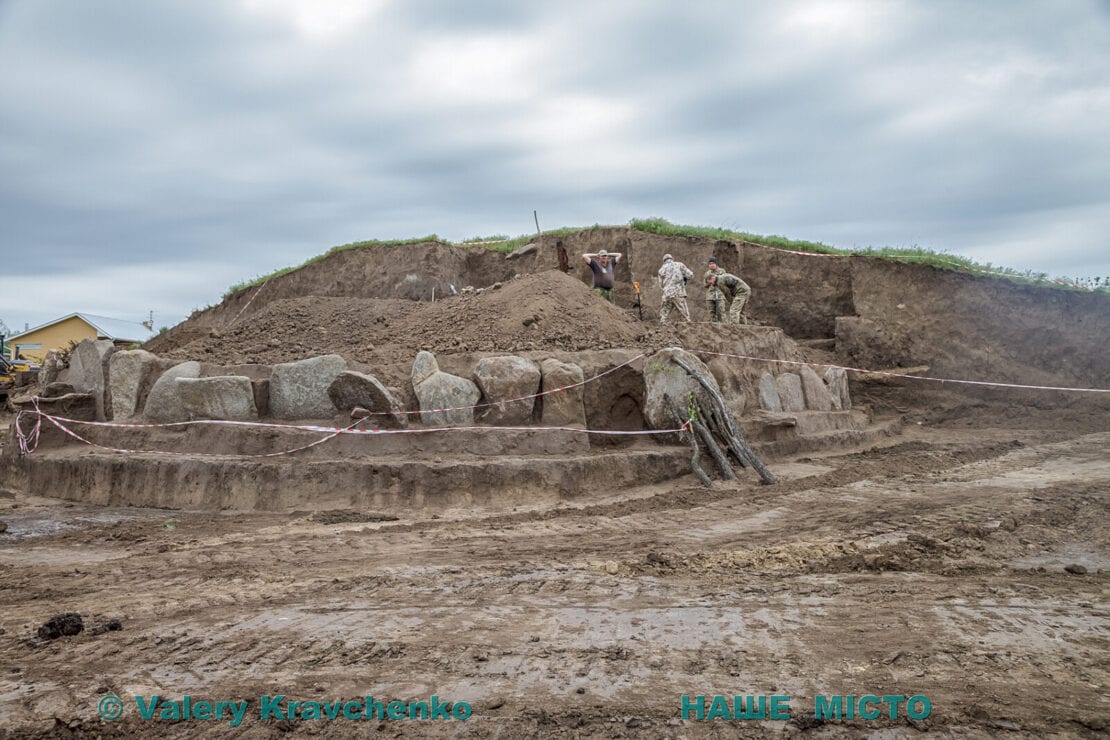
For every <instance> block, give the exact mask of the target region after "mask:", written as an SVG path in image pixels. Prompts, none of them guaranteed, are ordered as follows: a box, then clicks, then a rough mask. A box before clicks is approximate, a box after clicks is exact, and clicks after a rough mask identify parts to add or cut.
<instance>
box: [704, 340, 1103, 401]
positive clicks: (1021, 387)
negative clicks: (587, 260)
mask: <svg viewBox="0 0 1110 740" xmlns="http://www.w3.org/2000/svg"><path fill="white" fill-rule="evenodd" d="M688 351H689V352H694V353H696V354H699V355H713V356H714V357H731V358H734V359H737V360H750V361H752V362H777V363H780V364H783V365H808V366H810V367H831V368H836V369H837V370H846V371H848V372H850V373H866V374H868V375H883V376H886V377H889V378H912V379H914V380H929V381H932V382H935V383H960V384H963V385H981V386H989V387H993V388H1014V389H1018V390H1035V391H1068V392H1072V393H1110V388H1070V387H1068V386H1059V385H1021V384H1019V383H999V382H993V381H989V380H956V379H953V378H933V377H930V376H928V375H909V374H906V373H892V372H889V371H886V370H867V369H864V368H859V367H846V366H844V365H832V364H830V363H827V362H803V361H801V360H772V359H769V358H767V357H752V356H750V355H732V354H728V353H727V352H710V351H709V350H704V349H690V350H688Z"/></svg>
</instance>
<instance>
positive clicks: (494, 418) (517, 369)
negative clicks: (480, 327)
mask: <svg viewBox="0 0 1110 740" xmlns="http://www.w3.org/2000/svg"><path fill="white" fill-rule="evenodd" d="M540 377H541V376H540V369H539V368H538V367H537V366H536V363H534V362H532V361H531V360H526V359H524V358H523V357H517V356H516V355H505V356H503V357H483V358H482V359H481V360H479V361H478V367H477V369H475V371H474V381H475V382H476V383H477V384H478V389H479V390H480V391H481V392H482V395H484V396H485V402H486V403H491V404H496V405H493V406H486V407H484V408H482V409H479V411H478V418H479V419H480V420H481V421H483V422H486V423H489V424H503V425H520V424H528V423H530V422H531V421H532V409H533V408H534V407H535V405H536V399H535V398H527V399H525V400H522V401H513V402H512V403H505V401H509V400H512V399H514V398H524V397H525V396H534V395H535V394H536V393H537V392H539V389H540Z"/></svg>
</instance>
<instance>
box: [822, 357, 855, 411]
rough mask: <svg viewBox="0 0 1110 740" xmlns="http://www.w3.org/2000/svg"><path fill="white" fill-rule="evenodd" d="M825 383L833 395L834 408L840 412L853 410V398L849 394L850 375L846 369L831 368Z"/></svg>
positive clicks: (826, 373)
mask: <svg viewBox="0 0 1110 740" xmlns="http://www.w3.org/2000/svg"><path fill="white" fill-rule="evenodd" d="M825 383H826V384H828V386H829V393H830V394H831V395H832V399H833V408H835V409H837V410H840V411H850V410H851V409H852V397H851V396H850V395H849V394H848V373H847V372H846V371H845V370H844V368H840V367H830V368H829V369H828V370H826V371H825Z"/></svg>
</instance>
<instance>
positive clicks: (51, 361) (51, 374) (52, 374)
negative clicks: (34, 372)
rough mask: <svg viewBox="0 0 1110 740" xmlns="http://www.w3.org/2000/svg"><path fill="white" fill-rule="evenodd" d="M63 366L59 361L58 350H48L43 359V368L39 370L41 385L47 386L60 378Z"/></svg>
mask: <svg viewBox="0 0 1110 740" xmlns="http://www.w3.org/2000/svg"><path fill="white" fill-rule="evenodd" d="M60 371H61V367H60V366H59V363H58V350H56V349H51V350H47V352H46V357H45V358H44V359H43V361H42V370H41V371H40V372H39V385H41V386H42V387H44V388H45V387H46V386H48V385H50V384H51V383H53V382H54V381H56V380H57V379H58V373H59V372H60Z"/></svg>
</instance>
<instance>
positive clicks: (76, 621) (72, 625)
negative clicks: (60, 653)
mask: <svg viewBox="0 0 1110 740" xmlns="http://www.w3.org/2000/svg"><path fill="white" fill-rule="evenodd" d="M83 629H85V623H84V622H83V621H82V619H81V615H80V614H78V613H76V612H66V613H65V614H58V615H55V616H53V617H51V618H50V619H48V620H46V623H45V624H43V625H42V626H41V627H39V629H38V636H39V637H40V638H41V639H43V640H57V639H58V638H59V637H71V636H73V635H76V634H79V633H80V632H81V630H83Z"/></svg>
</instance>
